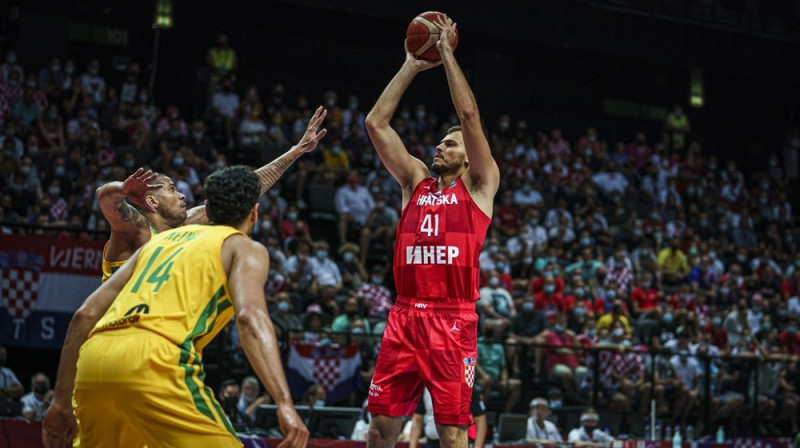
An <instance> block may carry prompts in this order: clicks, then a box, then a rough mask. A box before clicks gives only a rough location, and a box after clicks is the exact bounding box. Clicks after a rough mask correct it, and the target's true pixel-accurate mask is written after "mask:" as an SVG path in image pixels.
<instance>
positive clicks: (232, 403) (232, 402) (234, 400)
mask: <svg viewBox="0 0 800 448" xmlns="http://www.w3.org/2000/svg"><path fill="white" fill-rule="evenodd" d="M238 403H239V398H238V397H225V399H224V400H222V408H223V409H225V410H226V411H227V412H231V411H232V410H235V409H236V405H237V404H238Z"/></svg>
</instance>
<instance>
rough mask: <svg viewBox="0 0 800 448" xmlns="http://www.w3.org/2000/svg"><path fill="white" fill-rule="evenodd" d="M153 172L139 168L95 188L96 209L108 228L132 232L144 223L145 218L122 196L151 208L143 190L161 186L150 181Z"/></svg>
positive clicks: (152, 177) (153, 177)
mask: <svg viewBox="0 0 800 448" xmlns="http://www.w3.org/2000/svg"><path fill="white" fill-rule="evenodd" d="M156 177H157V175H156V174H155V173H153V172H152V171H147V172H144V170H143V169H142V168H139V169H138V170H137V171H136V172H135V173H133V174H132V175H131V176H130V177H128V178H127V179H125V182H109V183H107V184H105V185H103V186H102V187H100V188H98V189H97V192H96V193H95V194H96V195H97V202H98V205H99V206H100V211H102V212H103V216H104V217H105V218H106V220H107V221H108V224H109V225H110V227H111V230H112V231H115V232H133V231H138V230H140V229H142V228H147V227H148V222H147V219H146V218H145V217H144V216H143V215H142V213H141V212H139V210H137V209H136V208H135V207H133V206H132V205H130V204H128V202H127V201H126V199H128V200H130V201H131V202H133V203H134V204H138V205H139V206H140V207H145V208H147V209H148V210H150V211H152V212H155V209H154V208H153V206H152V205H150V204H148V203H147V199H146V196H147V193H148V192H151V191H155V190H158V189H160V188H162V187H163V185H161V184H153V183H152V182H153V181H155V179H156Z"/></svg>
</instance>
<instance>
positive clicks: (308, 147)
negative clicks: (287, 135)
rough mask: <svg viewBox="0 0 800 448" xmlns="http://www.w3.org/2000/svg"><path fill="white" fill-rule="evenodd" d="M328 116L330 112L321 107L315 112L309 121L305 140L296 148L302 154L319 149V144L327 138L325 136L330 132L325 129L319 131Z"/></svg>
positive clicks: (301, 140) (302, 139) (304, 136)
mask: <svg viewBox="0 0 800 448" xmlns="http://www.w3.org/2000/svg"><path fill="white" fill-rule="evenodd" d="M327 115H328V110H327V109H325V108H324V107H322V106H319V107H318V108H317V110H316V111H314V116H313V117H311V119H310V120H308V127H307V128H306V133H305V134H303V138H301V139H300V141H299V142H297V145H295V147H296V148H297V149H299V150H300V151H301V153H302V154H305V153H307V152H311V151H313V150H314V148H316V147H317V143H319V141H320V140H321V139H322V137H325V134H327V133H328V130H327V129H325V128H322V129H319V127H320V126H321V125H322V122H323V121H325V117H326V116H327Z"/></svg>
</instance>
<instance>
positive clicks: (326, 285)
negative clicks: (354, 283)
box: [308, 241, 342, 296]
mask: <svg viewBox="0 0 800 448" xmlns="http://www.w3.org/2000/svg"><path fill="white" fill-rule="evenodd" d="M315 248H316V252H315V254H314V255H315V256H314V257H312V258H309V259H308V263H309V264H310V266H311V274H312V275H313V277H314V282H315V283H316V285H317V287H318V288H321V290H320V293H321V294H322V295H323V296H327V295H331V294H336V293H338V292H339V290H340V289H342V273H341V272H340V271H339V266H336V263H334V261H333V260H331V259H330V258H328V242H327V241H318V242H317V243H316V244H315Z"/></svg>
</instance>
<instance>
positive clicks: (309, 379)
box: [286, 344, 361, 403]
mask: <svg viewBox="0 0 800 448" xmlns="http://www.w3.org/2000/svg"><path fill="white" fill-rule="evenodd" d="M286 378H287V380H288V381H289V388H290V389H291V391H292V396H293V397H295V398H300V397H302V396H303V394H304V393H305V392H306V390H307V389H308V388H309V387H311V386H312V385H314V384H320V385H322V386H323V387H324V388H325V390H326V391H327V392H328V399H327V403H336V402H340V401H343V400H346V399H347V398H348V397H349V396H350V394H352V393H353V392H355V391H356V390H358V389H359V388H360V387H361V352H360V351H359V349H358V344H349V345H336V344H333V345H318V344H292V345H291V348H290V351H289V363H288V366H287V372H286Z"/></svg>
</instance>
